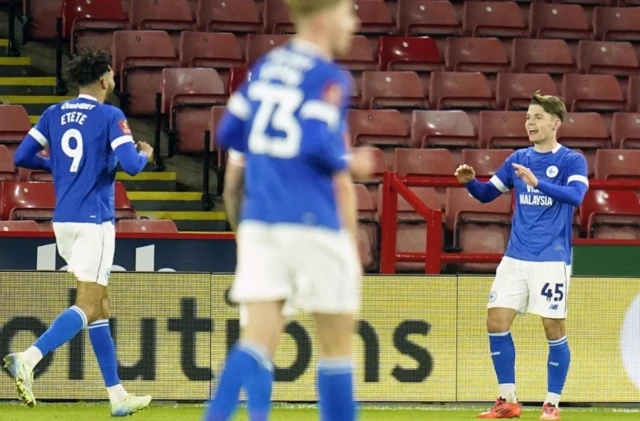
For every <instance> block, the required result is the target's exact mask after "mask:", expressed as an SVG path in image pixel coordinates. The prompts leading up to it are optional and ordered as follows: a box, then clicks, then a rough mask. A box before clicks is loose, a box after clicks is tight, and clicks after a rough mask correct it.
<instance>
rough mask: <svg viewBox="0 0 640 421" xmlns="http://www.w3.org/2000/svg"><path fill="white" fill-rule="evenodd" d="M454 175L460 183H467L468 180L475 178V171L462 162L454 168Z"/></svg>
mask: <svg viewBox="0 0 640 421" xmlns="http://www.w3.org/2000/svg"><path fill="white" fill-rule="evenodd" d="M455 176H456V178H457V179H458V181H459V182H461V183H462V184H467V183H468V182H470V181H471V180H473V179H474V178H476V172H475V171H474V170H473V168H472V167H470V166H468V165H467V164H462V165H460V166H459V167H458V169H456V174H455Z"/></svg>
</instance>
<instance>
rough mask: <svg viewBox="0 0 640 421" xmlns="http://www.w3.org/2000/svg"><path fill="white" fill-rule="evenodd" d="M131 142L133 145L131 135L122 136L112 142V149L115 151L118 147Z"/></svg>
mask: <svg viewBox="0 0 640 421" xmlns="http://www.w3.org/2000/svg"><path fill="white" fill-rule="evenodd" d="M129 142H131V143H133V137H132V136H131V135H125V136H120V137H119V138H117V139H115V140H114V141H113V142H111V149H112V150H114V151H115V150H116V148H117V147H118V146H122V145H124V144H125V143H129Z"/></svg>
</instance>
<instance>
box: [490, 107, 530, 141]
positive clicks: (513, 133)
mask: <svg viewBox="0 0 640 421" xmlns="http://www.w3.org/2000/svg"><path fill="white" fill-rule="evenodd" d="M526 121H527V113H526V112H523V111H481V112H480V117H479V119H478V136H479V138H480V147H482V148H508V149H520V148H526V147H529V146H530V142H529V135H527V130H526V129H525V123H526Z"/></svg>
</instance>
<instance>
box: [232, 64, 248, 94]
mask: <svg viewBox="0 0 640 421" xmlns="http://www.w3.org/2000/svg"><path fill="white" fill-rule="evenodd" d="M247 80H251V72H250V71H249V69H247V68H246V67H234V68H232V69H230V70H229V76H228V82H227V89H228V90H229V95H231V94H233V92H234V91H235V90H236V89H238V88H239V87H240V85H242V84H243V83H244V82H245V81H247Z"/></svg>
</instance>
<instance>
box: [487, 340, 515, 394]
mask: <svg viewBox="0 0 640 421" xmlns="http://www.w3.org/2000/svg"><path fill="white" fill-rule="evenodd" d="M489 347H490V348H491V358H492V359H493V368H494V369H495V370H496V375H497V376H498V384H499V385H501V390H507V391H509V390H511V389H512V390H513V392H510V393H513V394H514V395H515V384H516V347H515V345H514V344H513V337H512V336H511V332H504V333H490V334H489ZM503 385H507V386H508V387H505V386H503ZM510 386H512V387H510ZM505 394H506V393H505ZM501 397H502V398H504V399H507V400H509V398H510V397H509V396H501Z"/></svg>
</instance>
